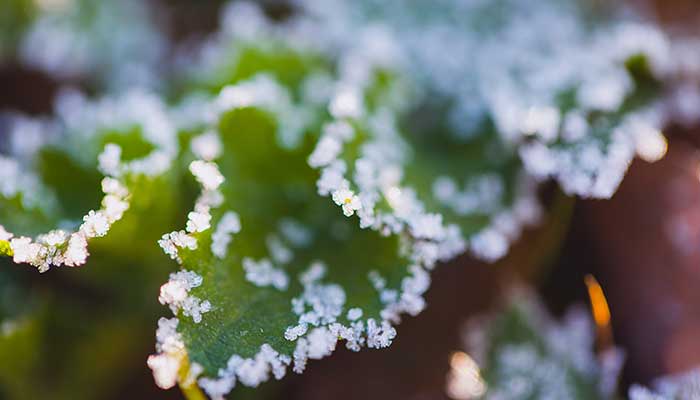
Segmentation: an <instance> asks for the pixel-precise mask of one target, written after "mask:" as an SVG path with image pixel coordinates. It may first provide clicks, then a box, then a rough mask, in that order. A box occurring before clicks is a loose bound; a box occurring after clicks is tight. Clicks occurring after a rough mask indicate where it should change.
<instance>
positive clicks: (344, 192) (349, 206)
mask: <svg viewBox="0 0 700 400" xmlns="http://www.w3.org/2000/svg"><path fill="white" fill-rule="evenodd" d="M333 201H334V202H335V204H337V205H339V206H341V207H342V209H343V214H345V216H346V217H350V216H352V215H353V214H354V213H355V211H357V210H359V209H360V208H362V203H360V198H359V197H357V196H356V195H355V193H354V192H353V191H352V190H348V189H339V190H336V191H334V192H333Z"/></svg>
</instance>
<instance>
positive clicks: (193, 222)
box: [187, 211, 211, 233]
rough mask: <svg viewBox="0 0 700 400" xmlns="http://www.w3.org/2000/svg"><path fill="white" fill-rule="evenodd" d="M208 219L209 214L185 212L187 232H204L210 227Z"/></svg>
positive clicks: (209, 219) (209, 217) (209, 218)
mask: <svg viewBox="0 0 700 400" xmlns="http://www.w3.org/2000/svg"><path fill="white" fill-rule="evenodd" d="M210 221H211V215H210V214H208V213H200V212H196V211H191V212H190V213H189V214H187V232H190V233H196V232H204V231H206V230H207V229H209V228H210V227H211V224H210Z"/></svg>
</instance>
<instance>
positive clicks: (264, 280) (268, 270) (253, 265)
mask: <svg viewBox="0 0 700 400" xmlns="http://www.w3.org/2000/svg"><path fill="white" fill-rule="evenodd" d="M242 264H243V270H244V271H245V278H246V279H247V280H248V281H249V282H251V283H253V284H254V285H256V286H261V287H265V286H272V287H274V288H275V289H277V290H286V289H287V285H289V278H288V277H287V274H286V273H285V272H284V271H283V270H281V269H279V268H275V267H274V266H273V265H272V262H270V260H268V259H266V258H263V259H262V260H260V261H255V260H253V259H252V258H248V257H245V258H243V262H242Z"/></svg>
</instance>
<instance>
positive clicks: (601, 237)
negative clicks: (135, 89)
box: [0, 0, 700, 400]
mask: <svg viewBox="0 0 700 400" xmlns="http://www.w3.org/2000/svg"><path fill="white" fill-rule="evenodd" d="M6 1H7V2H12V1H16V0H2V2H6ZM36 1H37V2H39V3H46V4H50V3H52V2H51V1H49V0H43V1H39V0H36ZM591 1H597V0H591ZM629 1H630V3H631V5H632V6H633V7H636V8H638V9H640V10H643V12H644V13H648V14H651V15H656V16H657V17H658V19H659V21H660V23H661V24H662V25H663V26H665V27H666V28H667V29H668V30H670V31H672V32H674V31H680V32H683V33H691V34H693V33H694V34H700V3H698V2H697V0H657V1H655V2H650V1H641V0H629ZM264 3H265V6H266V9H267V10H268V11H269V13H270V14H271V15H273V16H277V17H279V18H283V17H284V16H285V15H286V14H288V13H290V12H292V10H291V9H290V7H289V6H288V5H286V4H285V3H284V2H274V1H266V2H264ZM222 4H223V2H219V1H213V0H211V1H186V0H150V1H149V8H150V9H151V10H152V15H153V16H154V17H155V20H156V21H157V22H158V24H159V25H160V26H161V28H162V29H166V30H167V32H168V36H170V37H171V38H172V40H174V41H177V42H182V43H185V42H186V41H188V40H191V38H193V37H198V36H202V35H205V34H206V33H208V32H211V31H213V30H214V29H216V25H217V18H218V12H219V8H220V7H221V6H222ZM4 9H5V7H4V6H3V5H2V4H0V13H3V12H4V11H3V10H4ZM7 18H16V16H8V15H5V16H3V15H1V14H0V25H2V26H9V25H6V24H4V23H2V22H1V21H7ZM0 29H5V28H2V27H0ZM0 34H1V35H2V36H3V42H5V39H7V38H10V41H11V35H12V34H13V33H12V32H9V31H8V32H1V31H0ZM7 54H12V52H11V51H10V52H6V56H4V57H3V58H1V59H0V110H3V111H8V110H14V111H19V112H22V113H27V114H30V115H40V114H46V113H50V112H51V108H52V100H53V98H54V96H55V95H56V93H57V90H58V89H59V88H60V87H62V86H65V85H71V86H77V87H79V88H82V89H83V90H86V91H87V92H91V91H94V90H95V89H94V87H95V85H96V83H95V82H94V81H92V80H91V78H90V77H88V76H81V75H80V74H79V73H78V74H70V75H69V76H65V77H61V78H57V77H56V75H51V74H48V73H46V72H44V71H41V70H39V69H33V68H31V67H28V66H27V64H26V63H23V62H21V61H20V60H18V58H17V57H14V56H12V55H9V56H8V55H7ZM0 124H2V120H0ZM0 132H1V130H0ZM665 133H666V134H667V136H668V140H669V148H668V153H667V155H666V157H665V158H664V159H663V160H662V161H660V162H657V163H655V164H648V163H645V162H643V161H639V160H637V161H635V162H634V163H633V165H632V167H631V169H630V171H629V173H628V175H627V177H626V179H625V180H624V181H623V183H622V186H621V188H620V189H619V191H618V192H617V193H616V194H615V196H614V197H613V198H612V200H606V201H596V200H580V199H579V200H575V199H573V198H567V197H565V196H563V195H562V194H560V193H558V191H557V189H556V188H555V187H554V185H552V186H551V187H547V188H545V190H543V191H542V197H543V199H544V201H545V202H546V203H548V204H549V207H548V210H549V213H548V215H547V218H546V220H545V221H544V223H543V224H542V225H541V226H540V227H539V228H537V229H534V230H531V231H530V232H528V233H527V234H526V235H524V236H523V238H522V239H521V240H520V241H519V243H518V244H517V245H516V246H515V247H514V249H513V251H512V252H511V254H510V255H509V256H508V257H507V258H506V259H504V260H502V261H501V262H499V263H497V264H494V265H486V264H481V263H479V262H477V261H474V260H472V259H470V258H469V257H466V256H464V257H461V258H459V259H457V260H455V261H454V262H452V263H450V264H448V265H444V266H441V267H440V268H438V269H437V270H436V271H435V273H434V274H433V279H434V280H433V285H432V287H431V289H430V291H429V292H428V294H427V303H428V308H427V309H426V310H425V311H424V312H423V313H422V314H421V315H419V316H418V317H416V318H407V319H405V320H404V322H403V323H402V324H401V329H400V334H399V335H398V337H397V339H396V341H395V343H394V344H393V345H392V347H391V348H390V349H389V350H383V351H376V350H373V351H363V352H360V353H351V352H349V351H347V350H345V349H344V348H343V349H340V350H338V352H337V354H336V355H335V356H334V357H330V358H328V359H324V360H322V361H316V362H314V363H312V364H311V365H310V368H309V369H308V370H307V372H306V373H305V374H304V375H295V374H292V375H290V376H288V377H287V378H285V379H284V380H283V381H282V382H276V383H274V384H269V385H265V386H264V387H263V388H262V389H261V390H258V391H255V392H253V391H249V390H242V391H238V392H237V393H235V395H234V396H232V397H233V398H248V397H262V398H265V397H267V398H285V399H309V400H313V399H319V400H320V399H329V398H333V399H357V398H364V399H386V398H397V399H398V398H401V399H416V400H418V399H443V398H447V396H446V394H445V377H446V375H447V372H448V369H449V364H448V357H449V355H450V353H451V352H452V351H455V350H458V349H461V348H463V343H462V339H461V327H462V324H463V323H464V321H466V320H467V319H469V318H470V317H471V316H474V315H476V314H479V313H483V312H484V311H487V310H490V309H491V308H492V307H493V306H494V304H496V303H497V301H498V299H499V294H500V293H501V292H502V290H503V289H504V288H503V285H504V282H509V281H510V280H512V279H514V277H519V279H525V280H527V281H528V282H531V283H532V284H533V285H535V286H536V287H537V288H538V290H539V292H540V293H541V294H542V296H543V298H544V300H545V302H546V304H547V305H548V306H549V308H550V310H551V311H552V312H553V313H555V315H560V314H561V313H562V312H563V311H564V310H565V309H566V308H567V307H568V306H569V305H571V304H574V303H582V304H585V303H586V302H587V301H588V300H587V294H586V287H585V285H584V276H585V275H586V274H592V275H594V276H595V277H596V278H597V279H598V281H599V282H600V284H601V286H602V288H603V290H604V291H605V293H606V295H607V299H608V302H609V305H610V309H611V314H612V326H613V332H614V339H615V343H616V344H617V345H619V346H620V347H622V348H623V349H625V351H626V353H627V362H626V363H625V366H624V370H623V374H622V381H623V385H622V387H623V388H625V387H626V386H627V385H629V384H630V383H632V382H641V383H645V382H649V381H650V380H651V379H653V378H654V377H657V376H660V375H664V374H668V373H673V372H679V371H684V370H687V369H688V368H691V367H693V366H697V365H700V341H699V340H698V337H700V290H698V287H700V129H697V130H696V129H688V128H682V127H681V126H680V125H678V126H675V125H672V126H670V127H669V128H668V129H667V131H666V132H665ZM167 267H168V264H167V263H164V267H163V268H160V269H158V268H154V270H153V271H151V273H150V275H149V276H148V277H144V278H143V279H144V280H143V282H141V283H138V284H136V286H137V287H138V291H137V290H136V289H134V290H133V292H134V293H137V292H140V293H146V294H147V296H144V295H141V294H138V295H137V294H134V295H133V296H134V298H132V299H130V300H129V301H123V300H122V298H123V297H124V296H132V294H131V292H128V293H126V294H125V293H123V292H119V290H120V289H119V286H113V287H109V286H105V290H98V291H95V290H94V289H93V287H94V286H91V285H88V284H85V282H89V281H91V280H93V279H94V280H98V281H100V280H104V281H106V278H105V276H104V275H100V274H104V272H102V273H100V272H97V271H91V270H90V269H86V270H85V271H80V273H81V274H82V273H84V272H85V273H86V275H88V276H86V277H84V278H83V277H81V278H80V279H79V280H76V279H73V277H72V276H69V275H71V274H74V273H75V271H71V270H66V269H64V270H60V271H55V273H52V276H51V279H43V278H44V277H40V276H38V274H37V273H36V271H34V270H33V269H29V268H13V267H12V266H10V265H9V263H8V262H7V261H6V260H0V268H2V269H7V268H12V269H13V271H12V274H15V275H16V276H17V279H20V280H22V281H24V282H26V283H27V284H28V286H29V287H30V288H31V289H30V291H38V292H42V291H44V292H48V291H51V292H52V293H59V294H60V295H61V296H65V298H67V299H68V300H67V301H68V302H70V303H72V304H73V309H72V310H71V311H61V312H63V313H67V315H65V314H60V313H59V314H56V315H54V316H53V318H49V320H50V323H51V324H54V325H53V326H52V328H51V329H52V331H55V332H58V334H64V335H69V336H71V337H70V338H68V339H66V340H63V339H64V338H61V337H53V338H52V339H51V341H50V342H47V343H46V344H45V345H44V346H43V347H41V349H38V350H37V352H36V353H37V354H36V356H37V357H39V358H41V359H46V360H61V363H60V364H55V366H54V365H52V363H51V362H50V363H48V364H47V365H44V366H43V369H42V371H43V373H45V374H46V376H47V378H46V382H47V383H46V384H47V385H49V384H50V383H48V382H50V381H51V375H52V374H54V372H55V371H54V368H61V369H64V368H68V369H74V372H73V373H72V374H71V373H67V372H65V371H62V372H61V374H60V375H59V376H61V378H60V379H61V380H62V381H64V382H63V383H62V384H63V385H68V386H71V385H75V386H78V385H85V386H88V388H86V391H85V393H83V394H78V395H76V396H77V397H76V398H100V399H121V398H130V399H179V398H182V395H181V394H180V393H179V391H178V389H172V390H170V391H162V390H160V389H158V388H157V387H156V386H155V384H154V383H153V378H152V375H151V371H150V370H149V369H148V368H147V367H146V363H145V360H146V357H147V356H148V354H151V353H152V352H153V346H154V341H155V340H154V337H153V332H154V328H155V324H156V320H157V318H158V316H161V315H164V314H166V310H165V308H164V307H162V306H160V305H159V304H158V303H157V300H156V296H155V295H153V294H154V293H157V288H158V286H159V285H160V283H162V282H164V281H165V280H167V275H168V273H169V272H170V271H169V270H168V269H167ZM90 274H92V275H94V276H92V277H91V276H89V275H90ZM0 295H4V296H9V294H8V293H0ZM139 296H141V297H139ZM139 305H140V306H139ZM134 306H135V307H137V308H138V309H139V313H138V314H139V315H138V316H132V317H131V319H129V320H124V319H122V316H121V313H122V312H124V313H125V310H132V311H133V308H130V307H134ZM48 312H52V313H53V312H57V311H55V310H50V311H48ZM95 319H98V320H99V321H101V322H100V323H99V324H98V325H99V326H98V327H97V328H96V329H93V328H87V327H85V329H81V328H82V327H81V326H80V324H82V323H83V322H81V321H94V320H95ZM62 321H76V322H77V324H78V325H79V326H77V327H72V328H71V329H69V330H66V329H64V328H65V326H63V325H62V324H65V323H66V322H62ZM66 332H67V333H66ZM79 341H80V342H87V343H90V345H89V346H83V347H82V348H81V349H80V350H79V351H80V354H79V355H75V354H72V355H71V356H70V357H72V358H71V359H69V360H67V359H66V357H68V355H67V354H69V352H72V353H75V349H72V348H69V346H67V345H66V343H73V342H79ZM105 360H108V361H107V362H105ZM67 361H70V362H67ZM0 363H2V364H7V365H6V366H4V367H2V368H9V369H12V368H14V367H13V365H12V364H13V360H7V359H4V360H2V361H0ZM93 367H94V368H93ZM389 370H390V371H392V373H391V374H387V373H385V371H389ZM85 371H88V372H85ZM55 379H58V378H55ZM39 382H41V380H40V381H39ZM623 390H624V389H623ZM2 397H3V394H2V393H1V392H0V398H2Z"/></svg>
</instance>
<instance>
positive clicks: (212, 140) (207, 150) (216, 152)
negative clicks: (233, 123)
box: [190, 131, 223, 161]
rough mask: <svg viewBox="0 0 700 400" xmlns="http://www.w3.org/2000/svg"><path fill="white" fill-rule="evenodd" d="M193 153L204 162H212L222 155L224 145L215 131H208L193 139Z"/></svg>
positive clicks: (191, 145) (191, 144)
mask: <svg viewBox="0 0 700 400" xmlns="http://www.w3.org/2000/svg"><path fill="white" fill-rule="evenodd" d="M190 147H191V148H192V153H193V154H194V155H195V156H196V157H198V158H201V159H202V160H204V161H212V160H215V159H217V158H219V156H220V155H221V152H222V151H223V149H222V147H223V146H222V144H221V139H219V135H218V134H217V133H216V132H214V131H208V132H206V133H203V134H201V135H199V136H196V137H195V138H194V139H192V142H191V143H190Z"/></svg>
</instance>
